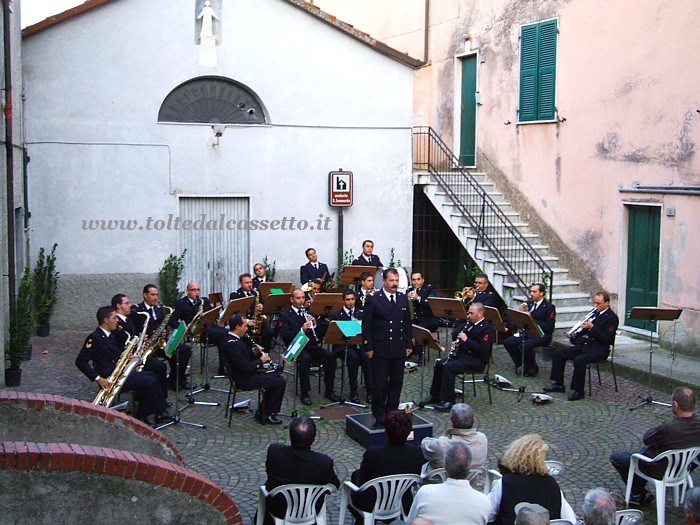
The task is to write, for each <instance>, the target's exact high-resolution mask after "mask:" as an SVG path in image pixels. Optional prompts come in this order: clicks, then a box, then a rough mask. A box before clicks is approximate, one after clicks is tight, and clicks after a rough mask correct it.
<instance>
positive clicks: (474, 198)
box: [435, 186, 510, 206]
mask: <svg viewBox="0 0 700 525" xmlns="http://www.w3.org/2000/svg"><path fill="white" fill-rule="evenodd" d="M482 187H483V186H482ZM484 189H486V188H484ZM486 195H487V196H488V197H490V198H491V200H492V201H494V202H495V203H496V204H498V205H499V206H502V205H504V204H505V205H508V206H510V203H508V202H505V201H504V200H503V194H502V193H500V192H497V191H488V190H487V191H486ZM435 196H436V197H441V198H443V199H445V201H444V203H443V204H445V203H452V196H451V195H450V194H448V193H445V192H441V191H438V192H436V193H435ZM455 197H456V198H457V199H458V200H460V201H462V202H465V203H471V205H472V206H477V205H478V206H481V200H482V199H481V197H480V196H479V195H477V194H476V193H455Z"/></svg>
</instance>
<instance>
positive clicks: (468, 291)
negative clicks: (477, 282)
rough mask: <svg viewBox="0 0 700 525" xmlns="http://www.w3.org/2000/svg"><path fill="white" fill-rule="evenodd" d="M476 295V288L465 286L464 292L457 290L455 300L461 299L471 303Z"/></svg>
mask: <svg viewBox="0 0 700 525" xmlns="http://www.w3.org/2000/svg"><path fill="white" fill-rule="evenodd" d="M475 295H476V288H474V287H473V286H465V287H464V288H462V291H459V290H457V291H456V292H455V295H454V298H455V299H460V300H462V301H464V302H467V301H471V300H472V299H474V296H475Z"/></svg>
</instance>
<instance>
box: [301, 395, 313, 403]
mask: <svg viewBox="0 0 700 525" xmlns="http://www.w3.org/2000/svg"><path fill="white" fill-rule="evenodd" d="M301 402H302V404H304V405H306V406H309V405H311V398H310V397H309V393H308V392H304V393H303V394H302V395H301Z"/></svg>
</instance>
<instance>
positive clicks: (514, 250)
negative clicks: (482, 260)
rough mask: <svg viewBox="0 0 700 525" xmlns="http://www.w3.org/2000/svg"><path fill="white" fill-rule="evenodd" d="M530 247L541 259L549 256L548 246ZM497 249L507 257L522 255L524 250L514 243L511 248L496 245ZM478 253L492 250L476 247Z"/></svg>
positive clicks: (532, 245) (485, 247) (531, 244)
mask: <svg viewBox="0 0 700 525" xmlns="http://www.w3.org/2000/svg"><path fill="white" fill-rule="evenodd" d="M530 246H531V247H532V249H533V250H535V251H536V252H537V253H538V254H539V255H540V257H546V256H548V255H549V246H548V245H546V244H533V243H530ZM496 248H497V249H498V250H499V251H500V252H501V254H502V255H503V256H505V257H511V256H513V255H515V254H518V253H522V251H523V248H522V246H520V244H518V243H517V242H513V243H512V244H511V245H509V246H499V245H498V244H497V245H496ZM476 249H477V251H480V252H486V253H489V252H490V251H491V250H490V248H488V247H487V246H481V245H479V246H477V247H476Z"/></svg>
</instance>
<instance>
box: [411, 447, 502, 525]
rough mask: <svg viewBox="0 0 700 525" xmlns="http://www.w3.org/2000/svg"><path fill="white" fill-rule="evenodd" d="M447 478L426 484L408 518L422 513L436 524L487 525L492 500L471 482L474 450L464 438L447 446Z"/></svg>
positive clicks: (445, 460)
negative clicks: (470, 471) (470, 472)
mask: <svg viewBox="0 0 700 525" xmlns="http://www.w3.org/2000/svg"><path fill="white" fill-rule="evenodd" d="M444 463H445V472H446V474H447V479H446V480H445V481H444V482H443V483H439V484H436V485H424V486H422V487H421V488H420V490H419V491H418V493H417V494H416V499H415V500H414V501H413V505H411V511H410V512H409V514H408V519H409V520H411V519H413V518H415V517H416V516H422V517H425V518H428V519H430V521H432V522H433V523H434V524H435V525H452V524H454V523H459V524H460V525H472V524H473V525H486V519H487V518H488V516H489V509H490V507H491V503H490V501H489V498H488V497H487V496H486V495H485V494H482V493H481V492H479V491H478V490H474V489H473V488H472V487H471V484H470V483H469V480H468V479H467V477H468V476H469V468H470V466H471V465H470V464H471V452H470V450H469V446H468V445H467V444H466V443H464V442H462V441H461V440H458V439H456V440H453V441H452V442H451V443H450V444H448V445H447V447H446V448H445V456H444Z"/></svg>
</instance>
